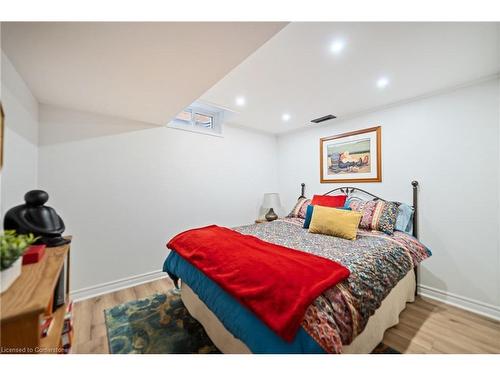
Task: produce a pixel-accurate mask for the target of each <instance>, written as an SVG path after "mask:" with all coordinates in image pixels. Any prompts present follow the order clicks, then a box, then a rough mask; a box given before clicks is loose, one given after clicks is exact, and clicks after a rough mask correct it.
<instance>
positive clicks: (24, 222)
mask: <svg viewBox="0 0 500 375" xmlns="http://www.w3.org/2000/svg"><path fill="white" fill-rule="evenodd" d="M24 200H25V201H26V204H21V205H19V206H16V207H13V208H11V209H10V210H9V211H7V213H6V214H5V219H4V223H3V226H4V229H6V230H9V229H14V230H15V231H16V232H17V233H20V234H28V233H33V234H34V235H35V236H37V237H40V238H39V239H38V240H37V243H40V244H45V245H47V246H48V247H53V246H60V245H64V244H66V243H69V242H70V240H68V239H66V238H63V237H62V236H61V235H62V233H63V232H64V230H65V229H66V228H65V226H64V222H63V221H62V219H61V218H60V217H59V215H58V214H57V213H56V211H55V210H54V209H53V208H52V207H48V206H44V204H45V203H46V202H47V201H48V200H49V195H48V194H47V193H46V192H45V191H43V190H31V191H28V192H27V193H26V195H25V196H24Z"/></svg>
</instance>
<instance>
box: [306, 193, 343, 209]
mask: <svg viewBox="0 0 500 375" xmlns="http://www.w3.org/2000/svg"><path fill="white" fill-rule="evenodd" d="M346 199H347V196H346V195H315V196H313V199H312V201H311V204H312V205H313V206H324V207H335V208H339V207H343V206H344V203H345V200H346Z"/></svg>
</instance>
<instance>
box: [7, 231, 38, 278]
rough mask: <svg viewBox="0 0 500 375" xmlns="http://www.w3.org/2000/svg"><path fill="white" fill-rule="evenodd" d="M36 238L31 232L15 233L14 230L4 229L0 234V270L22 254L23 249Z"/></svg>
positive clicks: (10, 264)
mask: <svg viewBox="0 0 500 375" xmlns="http://www.w3.org/2000/svg"><path fill="white" fill-rule="evenodd" d="M37 239H38V237H35V236H34V235H33V233H30V234H16V231H15V230H6V231H4V233H3V234H2V235H1V236H0V271H3V270H5V269H7V268H9V267H10V266H12V264H13V263H14V262H15V261H16V260H17V259H19V257H20V256H21V255H23V253H24V250H26V248H27V247H28V246H30V245H31V244H33V243H34V242H35V241H36V240H37Z"/></svg>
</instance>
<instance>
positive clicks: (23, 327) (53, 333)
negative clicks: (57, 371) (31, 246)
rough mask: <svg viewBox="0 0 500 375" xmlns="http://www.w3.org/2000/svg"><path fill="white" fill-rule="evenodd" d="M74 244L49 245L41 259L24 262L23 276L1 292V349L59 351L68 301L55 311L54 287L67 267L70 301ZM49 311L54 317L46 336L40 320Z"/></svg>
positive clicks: (28, 351) (67, 286) (11, 351)
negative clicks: (72, 248) (53, 300)
mask: <svg viewBox="0 0 500 375" xmlns="http://www.w3.org/2000/svg"><path fill="white" fill-rule="evenodd" d="M69 260H70V244H67V245H62V246H58V247H51V248H46V249H45V255H44V256H43V258H42V259H41V260H40V261H39V262H38V263H33V264H28V265H25V266H22V272H21V275H20V276H19V278H18V279H17V280H16V281H15V282H14V284H12V285H11V287H10V288H9V289H8V290H6V291H5V292H4V293H2V294H1V295H0V314H1V315H0V353H3V354H6V353H33V354H34V353H59V352H61V351H62V344H61V333H62V329H63V324H64V316H65V313H66V308H67V304H64V305H62V306H60V307H58V308H57V310H55V311H54V312H51V308H50V307H49V305H50V304H51V301H52V298H53V295H54V290H55V288H56V285H57V282H58V280H59V276H60V274H61V271H62V270H63V267H64V266H65V272H66V301H67V302H69V270H70V263H69ZM47 311H48V312H51V316H52V318H53V322H52V325H53V326H52V327H51V329H50V331H49V334H48V335H47V336H46V337H43V338H42V337H41V331H40V329H41V327H40V322H41V320H42V319H43V317H44V316H45V315H46V314H47Z"/></svg>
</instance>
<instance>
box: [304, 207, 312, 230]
mask: <svg viewBox="0 0 500 375" xmlns="http://www.w3.org/2000/svg"><path fill="white" fill-rule="evenodd" d="M313 212H314V206H313V205H312V204H310V205H309V206H307V210H306V219H305V220H304V228H305V229H309V224H311V219H312V215H313Z"/></svg>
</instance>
